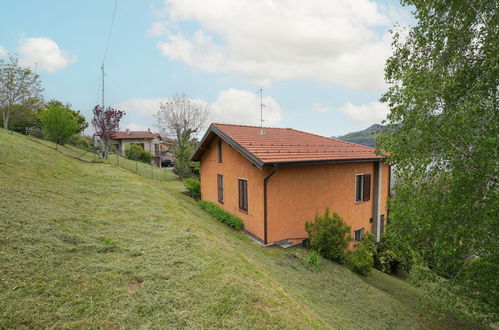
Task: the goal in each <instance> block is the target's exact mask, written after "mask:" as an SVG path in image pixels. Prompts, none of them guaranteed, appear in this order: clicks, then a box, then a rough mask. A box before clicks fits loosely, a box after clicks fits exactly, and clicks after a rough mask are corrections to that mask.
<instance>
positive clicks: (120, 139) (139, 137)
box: [94, 129, 173, 167]
mask: <svg viewBox="0 0 499 330" xmlns="http://www.w3.org/2000/svg"><path fill="white" fill-rule="evenodd" d="M94 141H95V143H96V144H97V143H98V144H100V143H101V141H100V133H97V134H95V135H94ZM109 144H110V146H111V147H114V149H115V150H117V151H118V153H119V154H120V155H121V156H125V150H126V149H127V148H128V147H129V146H130V145H132V144H135V145H138V146H139V147H141V148H142V149H144V150H145V151H149V152H150V153H151V154H152V155H153V162H154V166H157V167H162V166H170V165H171V164H172V163H173V150H172V144H173V140H171V139H168V138H163V137H161V135H159V133H153V132H151V130H150V129H148V130H147V131H131V130H129V129H127V130H126V131H118V132H116V133H114V134H113V135H112V136H111V140H110V141H109Z"/></svg>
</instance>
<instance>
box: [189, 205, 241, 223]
mask: <svg viewBox="0 0 499 330" xmlns="http://www.w3.org/2000/svg"><path fill="white" fill-rule="evenodd" d="M198 205H199V207H201V208H202V209H203V210H205V211H206V212H207V213H208V214H209V215H211V216H212V217H214V218H215V219H217V220H218V221H220V222H222V223H225V224H226V225H227V226H229V227H231V228H234V229H236V230H242V229H243V228H244V223H243V221H242V220H241V219H239V218H238V217H236V216H235V215H233V214H231V213H229V212H227V211H225V210H223V209H222V208H220V207H219V206H218V205H216V204H214V203H212V202H208V201H199V202H198Z"/></svg>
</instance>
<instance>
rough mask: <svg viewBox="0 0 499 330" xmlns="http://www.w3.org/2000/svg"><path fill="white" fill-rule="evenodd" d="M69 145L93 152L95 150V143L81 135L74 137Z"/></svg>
mask: <svg viewBox="0 0 499 330" xmlns="http://www.w3.org/2000/svg"><path fill="white" fill-rule="evenodd" d="M68 143H69V144H71V145H73V146H75V147H78V148H81V149H84V150H92V149H93V141H92V139H91V138H88V137H85V136H81V135H79V134H75V135H73V136H72V137H71V138H70V139H69V141H68Z"/></svg>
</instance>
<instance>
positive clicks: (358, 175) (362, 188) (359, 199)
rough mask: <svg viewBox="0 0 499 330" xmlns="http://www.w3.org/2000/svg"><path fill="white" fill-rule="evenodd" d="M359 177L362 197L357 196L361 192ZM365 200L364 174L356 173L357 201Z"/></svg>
mask: <svg viewBox="0 0 499 330" xmlns="http://www.w3.org/2000/svg"><path fill="white" fill-rule="evenodd" d="M357 178H360V198H357V196H358V194H359V190H358V189H359V184H358V183H357ZM363 201H364V174H363V173H361V174H355V203H362V202H363Z"/></svg>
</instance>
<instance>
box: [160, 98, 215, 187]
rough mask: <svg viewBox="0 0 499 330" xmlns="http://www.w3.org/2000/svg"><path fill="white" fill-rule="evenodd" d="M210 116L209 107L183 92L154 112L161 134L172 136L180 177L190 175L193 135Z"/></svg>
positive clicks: (193, 144)
mask: <svg viewBox="0 0 499 330" xmlns="http://www.w3.org/2000/svg"><path fill="white" fill-rule="evenodd" d="M209 118H210V108H209V106H208V105H207V104H206V103H202V102H198V101H195V100H193V99H190V98H188V97H187V96H186V95H185V94H183V95H175V96H174V97H173V98H171V99H169V100H168V101H167V102H166V103H161V109H160V110H159V111H158V113H157V114H156V119H157V121H158V127H159V129H160V130H161V132H162V134H164V135H167V136H170V137H173V138H174V139H175V143H174V145H173V152H174V154H175V172H176V174H177V175H178V176H179V177H180V178H186V177H188V176H189V175H190V167H189V166H190V162H189V159H190V156H191V154H192V152H193V151H194V148H195V147H196V143H197V140H196V139H195V136H196V134H197V133H199V132H200V131H201V129H203V128H204V127H205V126H206V124H207V122H208V121H209Z"/></svg>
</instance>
